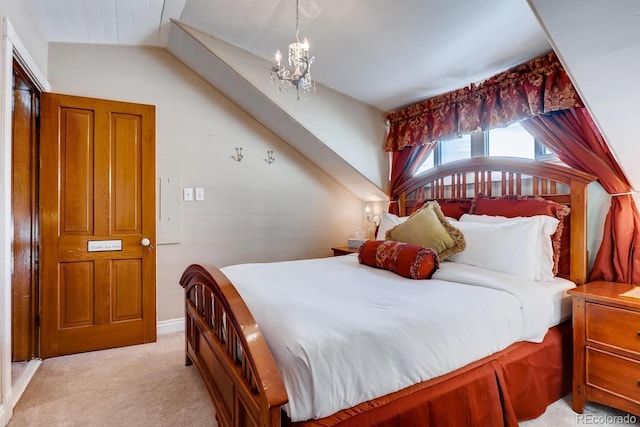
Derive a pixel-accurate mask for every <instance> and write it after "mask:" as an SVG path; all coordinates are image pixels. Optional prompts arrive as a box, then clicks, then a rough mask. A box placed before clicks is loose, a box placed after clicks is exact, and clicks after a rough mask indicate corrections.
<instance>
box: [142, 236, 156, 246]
mask: <svg viewBox="0 0 640 427" xmlns="http://www.w3.org/2000/svg"><path fill="white" fill-rule="evenodd" d="M140 244H141V245H142V246H144V247H145V248H146V247H151V248H153V245H152V244H151V240H149V239H148V238H146V237H143V238H142V240H140Z"/></svg>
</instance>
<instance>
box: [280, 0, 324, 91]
mask: <svg viewBox="0 0 640 427" xmlns="http://www.w3.org/2000/svg"><path fill="white" fill-rule="evenodd" d="M298 6H299V0H296V41H295V42H293V43H291V44H290V45H289V67H291V68H287V67H285V66H281V65H280V60H281V59H282V54H281V53H280V49H278V50H276V54H275V60H276V63H275V65H274V66H272V67H271V81H272V82H274V83H275V82H276V79H277V81H278V89H280V90H282V87H283V86H284V87H285V89H287V88H290V87H294V86H295V88H296V92H297V96H298V99H300V91H303V92H310V91H311V90H313V91H314V92H315V90H316V84H315V82H314V81H313V80H311V64H312V63H313V60H314V59H315V57H314V56H311V57H309V42H308V41H307V38H306V37H305V38H304V40H303V41H302V43H300V37H299V31H298V25H299V20H300V19H299V12H298V9H299V8H298Z"/></svg>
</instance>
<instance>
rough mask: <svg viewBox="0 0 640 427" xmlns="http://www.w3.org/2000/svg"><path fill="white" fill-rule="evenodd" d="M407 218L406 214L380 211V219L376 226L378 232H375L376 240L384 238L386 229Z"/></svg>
mask: <svg viewBox="0 0 640 427" xmlns="http://www.w3.org/2000/svg"><path fill="white" fill-rule="evenodd" d="M407 218H409V217H408V216H398V215H394V214H391V213H389V212H382V219H381V220H380V225H379V226H378V233H377V234H376V240H384V235H385V234H387V230H390V229H392V228H393V227H395V226H396V225H399V224H402V223H403V222H405V221H406V220H407Z"/></svg>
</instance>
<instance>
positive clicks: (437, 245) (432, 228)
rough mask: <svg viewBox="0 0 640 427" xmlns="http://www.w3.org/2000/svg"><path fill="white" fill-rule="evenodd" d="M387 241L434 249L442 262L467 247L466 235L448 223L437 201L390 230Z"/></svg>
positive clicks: (426, 205) (386, 237)
mask: <svg viewBox="0 0 640 427" xmlns="http://www.w3.org/2000/svg"><path fill="white" fill-rule="evenodd" d="M385 239H387V240H395V241H397V242H404V243H411V244H414V245H419V246H422V247H424V248H432V249H434V250H435V251H436V252H437V253H438V256H439V257H440V260H444V259H445V258H448V257H450V256H451V255H453V254H455V253H458V252H460V251H462V250H463V249H464V247H465V241H464V235H463V234H462V232H461V231H460V230H458V229H457V228H455V227H454V226H452V225H451V224H450V223H449V221H447V219H446V218H445V216H444V214H443V213H442V211H441V210H440V206H439V205H438V202H435V201H432V202H427V203H426V204H425V205H424V206H423V207H421V208H420V209H419V210H417V211H415V212H414V213H413V214H411V216H410V217H409V218H407V220H406V221H405V222H403V223H402V224H399V225H396V226H395V227H393V228H392V229H390V230H388V231H387V233H386V234H385Z"/></svg>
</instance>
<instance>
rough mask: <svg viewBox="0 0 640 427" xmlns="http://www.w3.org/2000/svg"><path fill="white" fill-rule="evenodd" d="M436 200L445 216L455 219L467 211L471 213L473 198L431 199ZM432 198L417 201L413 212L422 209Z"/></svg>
mask: <svg viewBox="0 0 640 427" xmlns="http://www.w3.org/2000/svg"><path fill="white" fill-rule="evenodd" d="M430 200H435V201H437V202H438V204H439V205H440V210H441V211H442V213H443V214H444V216H446V217H448V218H453V219H460V217H461V216H462V215H464V214H466V213H469V209H471V203H472V202H473V200H472V199H430ZM430 200H423V201H420V202H417V203H416V205H415V207H414V208H413V212H415V211H417V210H418V209H420V208H421V207H422V206H423V205H424V204H425V203H427V202H428V201H430Z"/></svg>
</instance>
